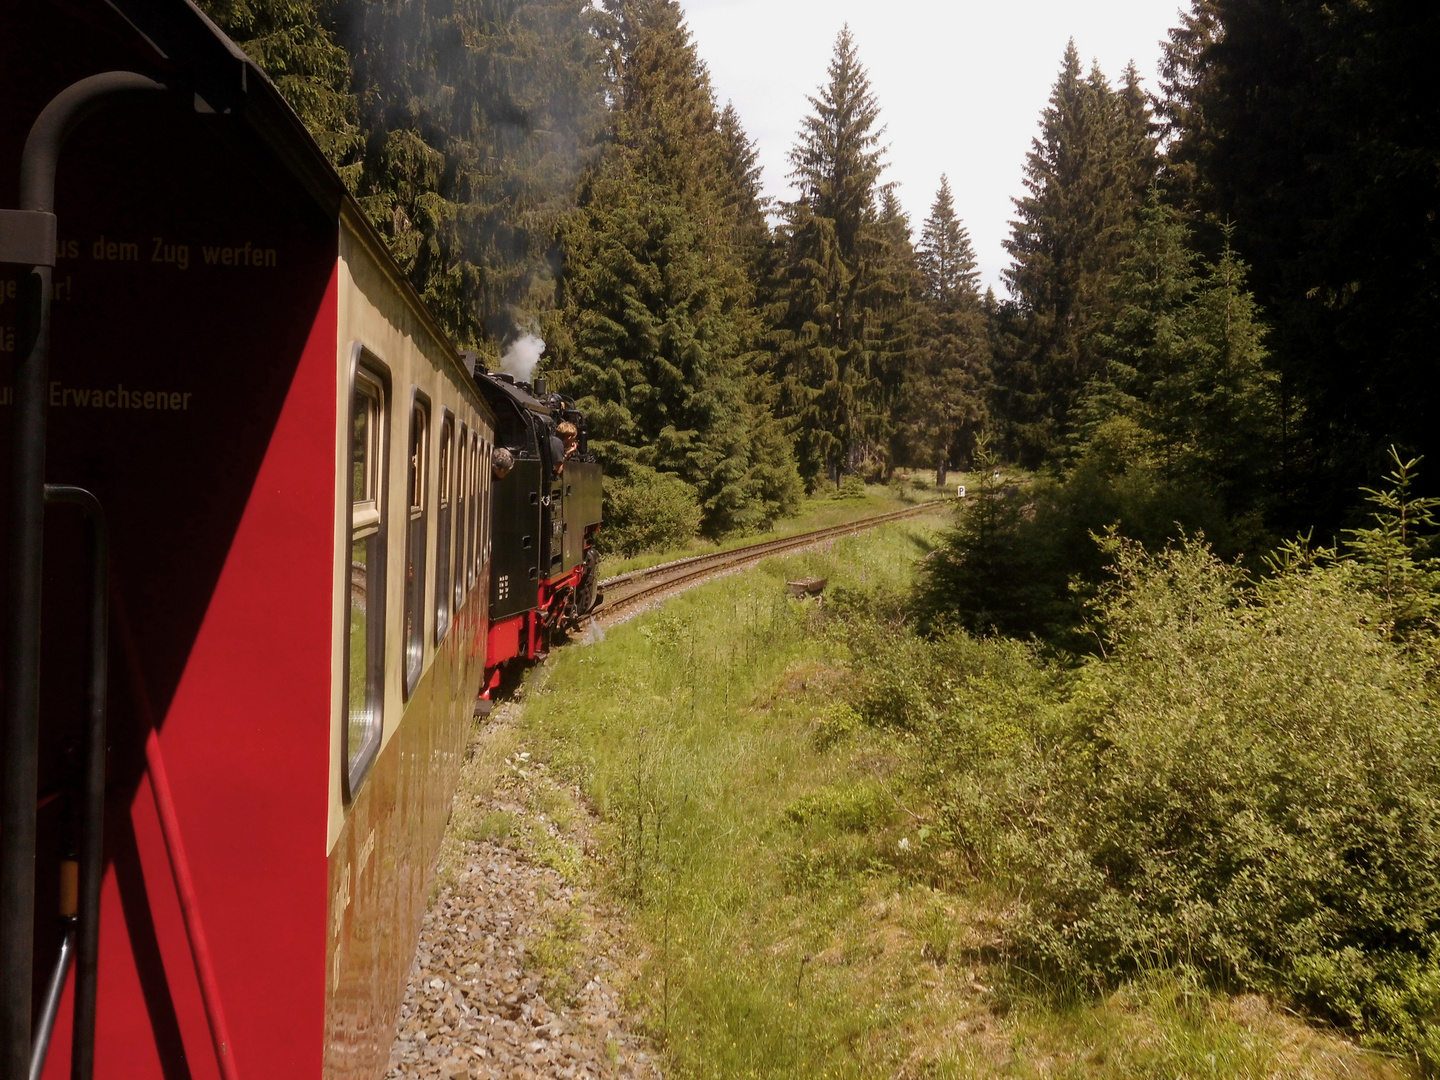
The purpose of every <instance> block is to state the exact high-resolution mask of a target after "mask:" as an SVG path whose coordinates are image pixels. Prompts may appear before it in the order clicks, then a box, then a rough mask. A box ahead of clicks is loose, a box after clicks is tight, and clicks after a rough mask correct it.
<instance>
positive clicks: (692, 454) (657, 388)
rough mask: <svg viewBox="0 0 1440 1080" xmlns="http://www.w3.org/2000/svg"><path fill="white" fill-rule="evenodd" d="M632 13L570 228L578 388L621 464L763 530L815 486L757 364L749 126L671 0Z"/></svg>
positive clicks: (708, 509)
mask: <svg viewBox="0 0 1440 1080" xmlns="http://www.w3.org/2000/svg"><path fill="white" fill-rule="evenodd" d="M617 17H618V24H617V25H618V32H619V40H618V44H617V47H616V51H615V54H614V56H613V58H612V59H613V63H614V65H615V72H614V78H615V85H616V93H617V97H618V99H619V104H618V107H617V109H616V111H615V114H614V122H615V131H614V138H613V141H612V143H611V145H610V147H609V148H608V149H607V151H606V154H605V157H604V159H603V160H602V162H601V163H600V165H599V167H598V168H597V169H596V170H595V172H594V173H593V174H592V175H591V176H590V177H589V178H588V179H587V180H586V183H585V186H584V189H583V190H582V192H581V196H580V206H579V209H578V210H577V211H576V213H575V214H574V215H573V217H572V219H571V223H570V225H569V227H568V229H567V233H566V256H567V260H568V263H569V266H570V268H571V269H570V275H569V278H568V282H567V299H568V302H567V307H566V316H567V318H568V320H569V321H570V323H571V325H572V327H573V346H572V348H571V349H570V350H569V352H568V356H567V357H566V359H567V360H568V362H569V365H570V371H569V376H568V383H567V389H568V390H570V392H572V393H574V394H575V395H576V396H577V398H578V399H579V400H580V404H581V407H582V408H584V409H586V410H587V412H588V414H589V422H590V429H591V437H592V445H593V446H594V447H595V448H596V450H597V451H598V452H599V454H600V455H601V458H602V460H603V461H604V462H605V463H606V464H607V465H608V466H623V465H624V464H625V463H627V462H630V461H634V462H638V463H640V464H641V465H645V466H648V467H651V468H654V469H658V470H662V471H665V472H671V473H675V474H677V475H679V476H680V477H682V478H683V479H684V480H685V481H686V482H687V483H689V484H690V485H691V486H692V487H693V488H694V489H695V490H696V492H697V493H698V496H699V499H700V505H701V508H702V511H703V524H704V528H705V530H706V532H707V533H709V534H711V535H718V534H724V533H729V532H735V531H741V530H747V529H754V528H758V527H760V526H763V525H765V524H767V523H769V522H771V521H773V520H774V519H775V518H776V517H778V516H780V515H782V514H785V513H788V512H793V510H794V507H795V504H796V502H797V500H798V497H799V492H800V485H799V481H798V477H797V475H796V473H795V468H794V464H793V459H792V458H791V455H790V449H789V445H788V441H787V440H786V438H785V437H784V433H783V431H781V430H780V429H779V428H778V426H777V425H776V422H775V420H774V418H773V416H772V415H771V413H770V409H769V407H768V403H767V389H766V387H765V385H764V384H763V383H762V382H761V380H760V379H759V377H758V375H757V374H756V368H757V364H756V359H755V352H754V346H755V341H756V337H757V335H758V323H757V321H756V316H755V313H754V310H753V290H752V287H751V284H750V282H749V280H748V279H747V276H746V265H745V259H746V257H747V256H746V250H747V249H745V248H743V247H742V246H741V245H742V244H744V243H750V244H752V245H753V243H754V242H755V237H754V236H753V234H752V232H747V230H752V231H753V229H754V227H755V221H754V218H753V213H752V211H754V209H755V207H754V199H755V194H754V190H753V184H754V176H753V172H752V171H751V169H749V168H747V165H746V158H745V153H746V152H747V151H746V146H747V144H746V143H745V140H744V133H743V131H740V130H739V128H738V123H736V122H735V121H734V118H733V116H732V119H731V128H730V130H729V132H728V135H727V134H726V131H725V129H724V126H723V125H722V123H721V117H720V116H719V115H718V114H717V111H716V109H715V104H714V100H713V97H712V94H711V91H710V86H709V81H708V78H707V77H706V75H705V71H704V68H703V66H702V65H701V63H700V60H699V58H698V57H697V55H696V53H695V48H694V45H693V43H692V42H691V40H690V35H689V32H688V31H687V30H686V29H685V26H684V24H683V22H682V20H681V13H680V9H679V7H678V6H677V5H676V4H675V3H673V2H672V0H651V2H647V3H641V4H636V5H626V6H624V7H622V8H620V9H618V11H617ZM737 170H738V176H737ZM747 200H748V201H747Z"/></svg>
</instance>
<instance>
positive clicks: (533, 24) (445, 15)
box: [335, 0, 606, 361]
mask: <svg viewBox="0 0 1440 1080" xmlns="http://www.w3.org/2000/svg"><path fill="white" fill-rule="evenodd" d="M597 18H599V16H598V15H597V14H596V13H595V12H593V11H592V10H591V9H590V8H589V6H588V5H587V4H585V3H584V2H583V0H386V2H383V3H382V2H380V0H340V2H339V5H338V6H337V8H336V17H335V22H336V33H337V37H338V40H339V41H340V42H341V43H342V44H343V45H344V46H345V47H346V49H348V51H349V53H350V56H351V61H352V66H353V68H354V72H355V88H356V92H357V94H358V97H359V100H360V106H361V125H362V128H363V130H364V132H365V138H366V143H365V152H364V162H363V166H364V168H363V174H362V176H361V177H360V179H359V182H358V190H359V195H360V200H361V204H362V206H364V207H365V209H366V211H367V212H368V214H369V216H370V219H371V221H372V222H373V223H374V224H375V225H376V227H377V228H379V230H380V231H381V233H382V234H383V235H384V236H385V237H386V239H387V240H388V241H389V243H390V247H391V252H392V254H394V256H395V258H396V259H397V261H398V262H399V263H400V265H401V267H402V269H404V270H405V272H406V274H407V275H408V276H409V278H410V280H411V282H412V283H413V284H414V285H415V287H416V288H417V290H418V291H419V292H420V294H421V296H422V297H423V298H424V299H425V301H426V302H427V304H428V305H429V307H430V308H431V310H432V311H433V312H434V313H435V314H436V316H437V317H438V318H439V319H440V321H441V323H442V324H443V325H444V326H445V327H446V328H447V329H448V330H449V331H450V333H451V334H452V335H453V336H454V337H455V338H456V339H457V340H458V341H459V342H460V343H461V344H466V345H471V346H477V347H479V348H480V349H481V350H482V351H484V352H486V353H488V354H489V355H490V357H491V358H492V361H493V359H494V358H495V357H496V356H498V354H499V352H500V351H501V349H502V348H503V346H504V344H505V343H506V341H507V340H508V339H510V338H511V337H513V336H515V335H516V334H517V333H518V332H519V331H521V330H525V329H531V328H532V327H538V328H539V329H541V330H542V332H543V333H544V336H546V337H547V338H550V339H551V340H552V341H555V340H557V335H558V334H559V331H560V329H561V328H560V326H559V323H558V320H557V318H556V315H555V312H556V309H557V307H558V303H559V298H558V295H557V290H558V288H559V281H558V276H559V270H560V261H561V255H560V250H559V246H558V233H559V228H560V223H561V221H562V219H563V217H564V215H565V214H566V213H567V212H568V211H569V209H570V207H571V206H573V203H574V195H575V189H576V185H577V183H578V180H579V177H580V174H581V172H582V170H583V168H584V167H585V166H586V165H587V164H589V163H590V162H591V161H593V159H594V156H595V154H596V152H597V150H598V148H599V146H600V144H601V142H602V140H603V137H604V120H605V106H606V102H605V95H604V91H605V87H604V83H603V73H604V69H603V62H604V55H603V51H602V49H601V47H600V44H599V42H598V39H597V36H596V33H595V30H596V26H595V23H596V19H597Z"/></svg>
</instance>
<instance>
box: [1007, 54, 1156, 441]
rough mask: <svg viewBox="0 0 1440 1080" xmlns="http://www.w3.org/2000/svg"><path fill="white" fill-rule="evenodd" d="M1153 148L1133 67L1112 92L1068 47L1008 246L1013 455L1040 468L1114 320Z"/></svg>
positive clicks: (1009, 402)
mask: <svg viewBox="0 0 1440 1080" xmlns="http://www.w3.org/2000/svg"><path fill="white" fill-rule="evenodd" d="M1154 167H1155V161H1154V141H1153V138H1152V136H1151V133H1150V119H1149V113H1148V108H1147V106H1146V104H1145V100H1144V95H1143V94H1142V93H1141V91H1140V89H1139V85H1138V81H1137V78H1136V76H1135V73H1134V68H1133V66H1132V67H1131V68H1130V69H1129V70H1128V71H1127V75H1126V85H1125V87H1124V88H1123V89H1122V90H1121V91H1119V92H1116V91H1114V90H1113V89H1111V87H1110V85H1109V83H1108V82H1107V81H1106V79H1105V77H1104V75H1103V73H1102V72H1101V71H1100V70H1099V68H1098V67H1094V68H1092V69H1091V71H1090V73H1089V75H1088V76H1083V75H1082V74H1081V67H1080V56H1079V53H1078V52H1077V51H1076V49H1075V43H1074V42H1073V41H1072V42H1070V44H1069V45H1068V46H1067V47H1066V50H1065V56H1064V59H1063V61H1062V64H1061V70H1060V75H1059V77H1058V78H1057V80H1056V82H1055V86H1054V89H1053V90H1052V92H1051V95H1050V103H1049V105H1048V106H1047V107H1046V109H1045V111H1044V113H1043V114H1042V118H1041V134H1040V136H1039V137H1037V138H1036V139H1035V140H1034V141H1033V144H1032V149H1031V152H1030V154H1029V156H1028V158H1027V160H1026V169H1025V179H1024V183H1025V188H1026V190H1027V191H1028V194H1027V195H1025V196H1024V197H1023V198H1020V199H1017V200H1015V205H1016V209H1017V211H1018V216H1017V218H1016V220H1015V221H1013V222H1012V223H1011V224H1012V234H1011V237H1010V239H1009V240H1007V241H1006V242H1005V247H1006V250H1007V251H1009V253H1010V255H1011V257H1012V259H1013V262H1012V265H1011V266H1010V268H1009V269H1008V270H1006V271H1005V275H1004V277H1005V281H1006V284H1007V285H1008V286H1009V288H1010V290H1011V292H1012V293H1013V294H1014V296H1015V298H1016V302H1017V305H1018V312H1017V314H1018V315H1019V316H1020V319H1021V324H1022V327H1023V329H1022V330H1021V334H1020V337H1019V340H1018V341H1017V343H1016V344H1017V350H1016V351H1015V352H1014V353H1012V354H1011V355H1009V356H1008V357H1006V365H1005V369H1006V370H1005V374H1004V383H1005V385H1004V388H1003V391H1002V393H1003V394H1004V399H1005V400H1004V412H1005V413H1006V415H1007V416H1009V417H1010V420H1011V436H1010V442H1011V444H1012V445H1011V449H1012V451H1013V452H1015V453H1017V454H1018V455H1019V456H1020V457H1021V458H1022V459H1024V460H1027V461H1029V462H1030V463H1032V464H1033V463H1038V462H1039V461H1040V460H1041V459H1042V458H1043V457H1044V456H1046V455H1047V454H1049V453H1052V452H1053V451H1054V450H1056V449H1057V448H1058V447H1059V446H1060V445H1061V440H1062V439H1063V437H1064V436H1065V435H1066V433H1067V431H1068V428H1069V425H1070V421H1071V418H1070V412H1071V409H1072V408H1073V406H1074V404H1075V402H1076V399H1077V398H1078V396H1079V395H1080V393H1081V392H1082V390H1083V388H1084V387H1085V385H1086V384H1087V383H1088V382H1089V381H1090V379H1091V378H1093V377H1094V375H1095V374H1096V371H1097V368H1098V366H1099V365H1098V363H1097V357H1096V356H1095V355H1094V352H1093V350H1092V349H1090V348H1089V347H1088V346H1089V342H1088V338H1089V336H1090V334H1091V333H1092V332H1093V331H1094V330H1095V329H1096V328H1097V327H1098V326H1100V325H1102V324H1103V319H1104V317H1105V316H1106V314H1108V310H1107V306H1108V301H1109V293H1110V281H1111V279H1112V278H1113V276H1114V274H1115V272H1116V270H1117V269H1118V266H1119V263H1120V260H1121V259H1122V258H1123V255H1124V241H1125V237H1126V235H1127V233H1128V232H1129V229H1130V228H1131V226H1132V224H1133V221H1134V219H1135V217H1136V215H1137V214H1138V212H1139V208H1140V206H1141V204H1142V202H1143V199H1144V193H1145V190H1146V189H1147V188H1148V186H1149V184H1150V183H1151V181H1152V179H1153V173H1154Z"/></svg>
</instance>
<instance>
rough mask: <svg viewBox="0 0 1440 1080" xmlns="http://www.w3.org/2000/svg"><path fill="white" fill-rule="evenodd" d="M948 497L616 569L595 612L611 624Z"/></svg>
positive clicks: (915, 513)
mask: <svg viewBox="0 0 1440 1080" xmlns="http://www.w3.org/2000/svg"><path fill="white" fill-rule="evenodd" d="M945 502H946V500H942V499H936V500H932V501H931V502H926V503H920V504H918V505H916V506H909V507H906V508H905V509H904V510H892V511H891V512H890V513H888V514H877V515H875V516H874V517H868V518H861V519H860V520H858V521H849V522H846V523H845V524H844V525H832V526H830V527H829V528H825V529H815V530H813V531H812V532H806V533H798V534H796V535H795V536H786V537H782V538H780V539H777V540H765V541H762V542H760V543H758V544H748V545H746V546H745V547H739V548H732V549H731V550H729V551H717V552H715V553H713V554H710V555H694V556H691V557H690V558H686V559H676V560H675V561H674V562H668V563H662V564H661V565H659V566H651V567H647V568H646V569H644V570H632V571H630V573H628V574H617V575H615V576H614V577H611V578H606V579H605V580H604V581H601V582H600V591H601V592H602V593H603V594H604V596H605V601H604V604H603V605H602V606H601V607H600V609H599V610H598V611H597V612H596V615H595V617H596V619H598V620H599V622H600V624H601V625H602V626H609V625H611V624H613V623H617V622H621V621H623V620H624V619H626V618H629V617H630V616H631V615H633V614H635V613H636V612H637V611H638V610H639V609H640V608H642V607H644V606H645V605H646V604H647V603H650V602H651V601H653V600H657V599H659V598H660V597H662V596H668V595H669V594H671V593H674V592H679V591H682V590H684V589H687V588H689V587H691V586H692V585H698V584H699V583H700V582H701V581H704V580H705V579H706V578H709V577H712V576H713V575H715V574H718V573H721V572H724V571H727V570H734V569H736V568H738V567H742V566H748V565H750V564H752V563H756V562H759V561H760V560H761V559H768V558H769V557H770V556H772V555H780V554H783V553H785V552H788V551H798V550H800V549H802V548H807V547H811V546H813V545H815V544H819V543H823V542H824V541H826V540H833V539H835V538H836V537H841V536H854V535H855V534H857V533H860V532H863V531H865V530H866V529H873V528H875V527H876V526H878V525H884V524H885V523H886V522H890V521H899V520H901V519H903V518H910V517H919V516H921V515H922V514H933V513H934V512H935V511H936V510H937V509H939V508H940V507H941V506H942V505H943V504H944V503H945Z"/></svg>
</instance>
